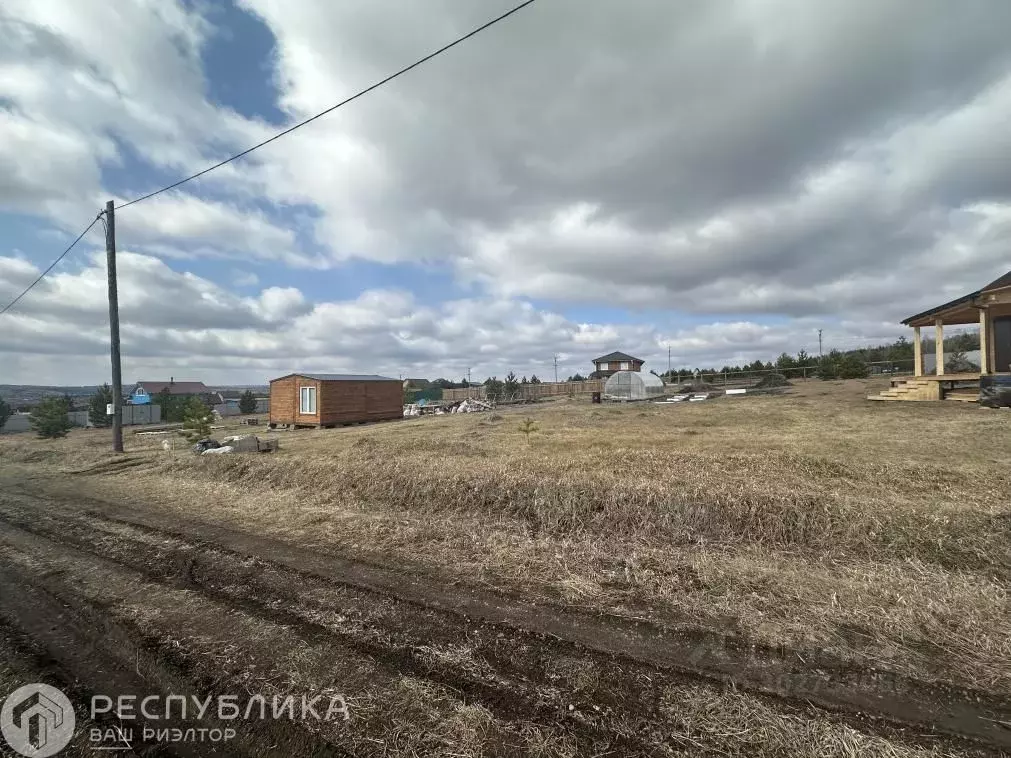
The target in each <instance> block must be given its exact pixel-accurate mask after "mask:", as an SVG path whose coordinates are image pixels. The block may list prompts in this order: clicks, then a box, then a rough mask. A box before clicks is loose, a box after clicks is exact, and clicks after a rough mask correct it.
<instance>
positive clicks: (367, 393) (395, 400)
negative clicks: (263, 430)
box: [269, 373, 404, 427]
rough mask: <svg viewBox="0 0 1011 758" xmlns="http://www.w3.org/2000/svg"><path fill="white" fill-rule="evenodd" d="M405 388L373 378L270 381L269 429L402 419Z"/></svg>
mask: <svg viewBox="0 0 1011 758" xmlns="http://www.w3.org/2000/svg"><path fill="white" fill-rule="evenodd" d="M403 416H404V386H403V382H401V381H400V380H399V379H390V378H389V377H386V376H376V375H375V374H311V373H299V374H288V375H287V376H281V377H278V378H277V379H271V380H270V421H269V423H270V426H271V427H274V426H277V425H279V424H281V425H286V426H318V427H327V426H338V425H339V424H352V423H359V422H362V421H382V420H384V419H394V418H403Z"/></svg>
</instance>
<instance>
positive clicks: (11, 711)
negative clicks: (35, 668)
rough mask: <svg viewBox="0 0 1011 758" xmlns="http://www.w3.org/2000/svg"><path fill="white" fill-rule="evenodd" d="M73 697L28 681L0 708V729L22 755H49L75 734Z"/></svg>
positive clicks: (37, 756) (58, 750) (9, 743)
mask: <svg viewBox="0 0 1011 758" xmlns="http://www.w3.org/2000/svg"><path fill="white" fill-rule="evenodd" d="M74 723H75V719H74V708H73V706H72V705H71V704H70V700H69V699H68V698H67V696H66V695H64V694H63V693H62V692H60V691H59V690H58V689H56V688H55V687H50V686H49V685H48V684H38V683H37V684H26V685H25V686H24V687H19V688H18V689H16V690H14V692H12V693H11V694H10V696H8V698H7V699H6V700H5V701H4V705H3V709H2V710H0V732H3V736H4V739H5V740H7V744H8V745H10V746H11V747H12V748H14V750H15V751H16V752H18V753H20V754H21V755H25V756H31V758H47V756H51V755H56V754H57V753H58V752H60V751H61V750H63V748H65V747H66V746H67V743H69V742H70V738H71V737H73V736H74Z"/></svg>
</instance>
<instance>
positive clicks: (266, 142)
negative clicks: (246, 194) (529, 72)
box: [116, 0, 534, 210]
mask: <svg viewBox="0 0 1011 758" xmlns="http://www.w3.org/2000/svg"><path fill="white" fill-rule="evenodd" d="M533 3H534V0H526V2H523V3H520V4H519V5H517V6H516V7H515V8H513V9H511V10H509V11H506V12H505V13H503V14H502V15H501V16H497V17H496V18H493V19H492V20H491V21H488V22H486V23H484V24H482V25H481V26H479V27H477V28H476V29H474V30H472V31H470V32H468V33H467V34H465V35H463V36H462V37H459V38H457V39H455V40H453V41H452V42H450V43H449V44H448V45H443V46H442V47H440V48H439V49H438V50H436V51H434V52H432V53H429V54H428V55H426V56H425V57H424V58H419V59H418V60H416V61H415V62H414V63H412V64H410V65H409V66H405V67H404V68H402V69H400V70H399V71H397V72H395V73H393V74H390V75H389V76H387V77H386V78H385V79H380V80H379V81H378V82H376V83H375V84H372V85H370V86H368V87H366V88H365V89H363V90H361V91H359V92H357V93H355V94H354V95H352V96H351V97H349V98H347V99H345V100H341V101H340V102H339V103H337V104H336V105H332V106H330V107H329V108H327V109H326V110H324V111H320V112H319V113H317V114H316V115H315V116H310V117H309V118H307V119H305V120H304V121H300V122H299V123H297V124H295V125H294V126H290V127H288V128H287V129H285V130H284V131H282V132H278V133H277V134H275V135H274V136H273V137H270V138H269V139H265V140H264V141H263V142H260V143H259V144H256V145H253V146H252V147H250V148H248V149H246V150H243V151H242V152H241V153H236V154H235V155H233V156H232V157H231V158H226V159H225V160H223V161H220V162H219V163H215V164H214V165H213V166H208V167H207V168H205V169H204V170H203V171H198V172H197V173H195V174H193V175H191V176H187V177H186V178H185V179H180V180H179V181H178V182H175V183H173V184H170V185H168V186H167V187H162V188H161V189H159V190H155V191H154V192H149V193H148V194H146V195H141V196H140V197H138V198H135V199H133V200H131V201H129V202H127V203H123V204H122V205H118V206H116V210H120V209H121V208H126V207H128V206H130V205H134V204H135V203H140V202H143V201H144V200H148V199H150V198H152V197H154V196H155V195H160V194H161V193H162V192H167V191H169V190H171V189H175V188H176V187H178V186H180V185H182V184H186V182H189V181H192V180H194V179H196V178H198V177H201V176H203V175H204V174H209V173H210V172H211V171H214V170H215V169H218V168H221V167H222V166H224V165H227V164H229V163H231V162H232V161H234V160H237V159H239V158H242V157H243V156H245V155H249V154H250V153H251V152H253V151H254V150H259V149H260V148H261V147H263V146H264V145H269V144H270V143H271V142H273V141H274V140H277V139H280V138H281V137H284V136H285V135H286V134H291V133H292V132H293V131H295V130H296V129H300V128H301V127H303V126H305V125H306V124H309V123H312V122H313V121H315V120H316V119H318V118H322V117H323V116H325V115H327V114H328V113H332V112H333V111H335V110H337V109H338V108H340V107H342V106H344V105H347V104H348V103H350V102H352V101H353V100H357V99H358V98H360V97H361V96H362V95H367V94H368V93H369V92H371V91H372V90H374V89H378V88H379V87H382V86H383V85H384V84H387V83H388V82H391V81H393V80H394V79H396V78H397V77H398V76H402V75H403V74H406V73H407V72H408V71H410V70H411V69H414V68H417V67H418V66H420V65H422V64H423V63H427V62H428V61H430V60H432V58H435V57H436V56H437V55H441V54H442V53H444V52H446V51H447V50H449V49H450V48H452V47H456V46H457V45H459V44H460V43H461V42H464V41H466V40H468V39H470V38H471V37H473V36H474V35H476V34H480V33H481V32H483V31H484V30H485V29H488V28H489V27H491V26H494V25H495V24H497V23H498V22H500V21H504V20H505V19H507V18H509V16H511V15H513V14H514V13H518V12H519V11H521V10H523V9H524V8H526V7H527V6H528V5H531V4H533Z"/></svg>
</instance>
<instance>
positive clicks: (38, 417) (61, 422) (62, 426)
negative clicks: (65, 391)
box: [28, 397, 70, 439]
mask: <svg viewBox="0 0 1011 758" xmlns="http://www.w3.org/2000/svg"><path fill="white" fill-rule="evenodd" d="M28 424H29V425H30V426H31V427H32V429H34V430H35V432H36V434H38V435H39V436H40V437H43V438H45V439H55V438H57V437H66V436H67V432H68V431H70V416H69V415H68V409H67V401H66V399H65V398H62V397H47V398H46V399H44V400H43V401H42V402H41V403H39V404H38V405H36V406H35V408H34V410H32V414H31V416H29V417H28Z"/></svg>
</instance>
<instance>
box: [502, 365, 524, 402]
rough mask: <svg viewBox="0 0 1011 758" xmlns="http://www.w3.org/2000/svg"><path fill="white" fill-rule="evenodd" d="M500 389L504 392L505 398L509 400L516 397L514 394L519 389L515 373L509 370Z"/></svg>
mask: <svg viewBox="0 0 1011 758" xmlns="http://www.w3.org/2000/svg"><path fill="white" fill-rule="evenodd" d="M502 391H503V392H504V393H505V398H506V400H511V399H512V398H514V397H516V394H517V393H518V392H519V391H520V383H519V380H518V379H517V378H516V374H514V373H513V372H512V371H510V372H509V373H508V374H507V375H506V378H505V382H504V383H503V385H502Z"/></svg>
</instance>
